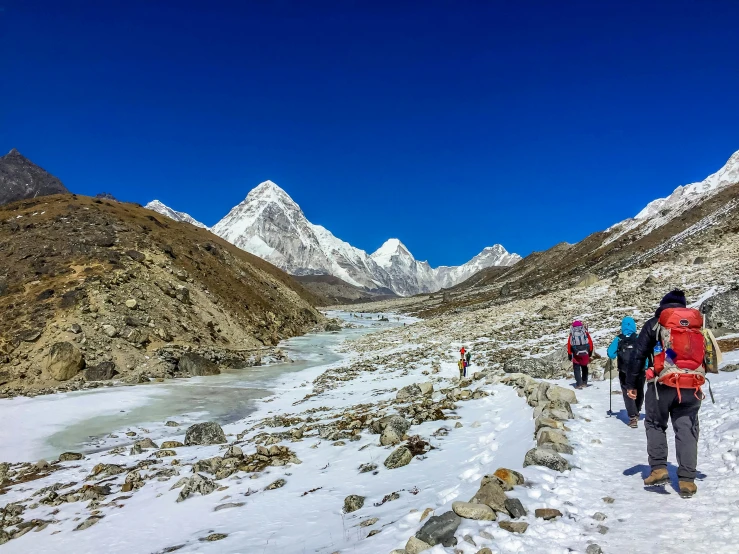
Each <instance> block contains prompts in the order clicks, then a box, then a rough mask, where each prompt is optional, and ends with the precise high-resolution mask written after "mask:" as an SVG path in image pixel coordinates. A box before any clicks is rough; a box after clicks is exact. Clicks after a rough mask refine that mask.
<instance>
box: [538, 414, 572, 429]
mask: <svg viewBox="0 0 739 554" xmlns="http://www.w3.org/2000/svg"><path fill="white" fill-rule="evenodd" d="M544 427H549V428H550V429H562V430H564V428H565V426H564V423H562V422H561V421H557V420H556V419H552V418H549V417H544V416H543V415H540V416H539V417H537V418H536V421H535V422H534V432H535V433H537V432H538V431H539V430H540V429H542V428H544Z"/></svg>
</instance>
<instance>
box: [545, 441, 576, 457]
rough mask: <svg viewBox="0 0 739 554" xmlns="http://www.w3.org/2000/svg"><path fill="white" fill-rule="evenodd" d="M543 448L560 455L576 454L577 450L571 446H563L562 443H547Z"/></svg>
mask: <svg viewBox="0 0 739 554" xmlns="http://www.w3.org/2000/svg"><path fill="white" fill-rule="evenodd" d="M541 447H542V448H545V449H547V450H551V451H553V452H556V453H558V454H574V453H575V450H574V448H572V447H571V446H570V445H569V444H563V443H560V442H545V443H544V444H542V445H541Z"/></svg>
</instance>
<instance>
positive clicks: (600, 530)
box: [597, 525, 608, 535]
mask: <svg viewBox="0 0 739 554" xmlns="http://www.w3.org/2000/svg"><path fill="white" fill-rule="evenodd" d="M597 529H598V533H600V534H601V535H605V534H606V533H608V527H606V526H605V525H598V527H597Z"/></svg>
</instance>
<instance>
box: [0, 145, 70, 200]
mask: <svg viewBox="0 0 739 554" xmlns="http://www.w3.org/2000/svg"><path fill="white" fill-rule="evenodd" d="M66 192H69V191H68V190H67V189H66V188H65V186H64V185H63V184H62V182H61V181H60V180H59V179H57V178H56V177H54V176H53V175H52V174H51V173H48V172H47V171H45V170H43V169H41V168H40V167H39V166H37V165H36V164H34V163H33V162H32V161H31V160H29V159H28V158H26V157H24V156H23V155H22V154H21V153H20V152H18V150H16V149H15V148H13V149H12V150H11V151H10V152H8V153H7V154H6V155H5V156H0V205H3V204H7V203H9V202H15V201H16V200H23V199H26V198H36V197H38V196H47V195H49V194H63V193H66Z"/></svg>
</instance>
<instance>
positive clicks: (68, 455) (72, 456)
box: [59, 452, 82, 462]
mask: <svg viewBox="0 0 739 554" xmlns="http://www.w3.org/2000/svg"><path fill="white" fill-rule="evenodd" d="M81 459H82V454H80V453H79V452H64V453H63V454H60V455H59V461H60V462H72V461H76V460H81Z"/></svg>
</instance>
